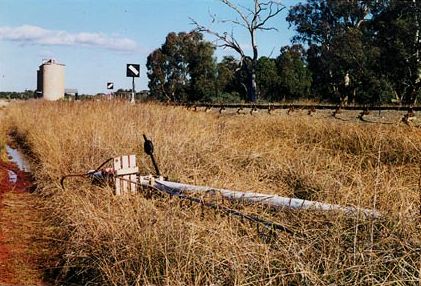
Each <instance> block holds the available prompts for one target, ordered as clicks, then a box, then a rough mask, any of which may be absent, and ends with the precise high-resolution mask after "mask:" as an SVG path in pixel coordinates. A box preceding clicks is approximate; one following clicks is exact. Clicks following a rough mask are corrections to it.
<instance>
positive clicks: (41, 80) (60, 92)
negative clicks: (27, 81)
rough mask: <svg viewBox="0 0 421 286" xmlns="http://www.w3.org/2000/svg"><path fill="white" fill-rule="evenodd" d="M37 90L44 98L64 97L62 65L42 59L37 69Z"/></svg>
mask: <svg viewBox="0 0 421 286" xmlns="http://www.w3.org/2000/svg"><path fill="white" fill-rule="evenodd" d="M37 91H38V93H39V94H42V98H44V99H46V100H58V99H62V98H64V65H63V64H59V63H57V62H56V61H55V60H53V59H50V60H44V61H43V63H42V65H40V66H39V70H38V71H37Z"/></svg>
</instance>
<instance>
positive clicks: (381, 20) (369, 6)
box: [147, 0, 421, 105]
mask: <svg viewBox="0 0 421 286" xmlns="http://www.w3.org/2000/svg"><path fill="white" fill-rule="evenodd" d="M418 1H419V0H408V1H399V0H347V1H333V0H306V1H303V2H300V3H298V4H296V5H293V6H291V7H290V8H289V11H288V13H287V18H286V20H287V22H288V23H289V25H290V28H292V29H294V31H295V35H294V37H293V38H292V39H291V40H292V43H291V45H289V46H285V47H280V54H279V56H277V57H276V58H272V57H265V56H260V57H258V49H257V44H256V37H255V33H256V32H257V31H259V30H261V31H263V32H264V31H267V30H272V29H276V26H277V25H276V23H277V22H276V21H278V22H280V21H279V15H280V14H279V12H280V11H281V10H282V9H285V7H284V6H281V4H280V3H279V2H278V1H266V2H262V1H260V0H249V2H250V3H252V4H254V5H253V8H248V7H243V6H236V5H235V3H233V2H232V1H229V0H221V2H222V3H223V4H224V5H226V6H228V8H230V9H233V10H234V11H235V12H236V13H237V14H238V15H239V17H238V19H240V20H238V19H235V20H232V21H227V20H224V23H231V24H238V25H239V26H241V27H243V28H245V29H247V30H248V31H249V34H250V41H251V42H250V43H251V46H252V54H251V55H246V53H245V52H244V51H243V50H242V49H241V46H240V45H239V44H238V42H237V40H236V38H235V35H234V34H233V33H231V34H229V33H227V32H215V31H213V30H211V29H209V28H208V27H206V26H203V25H201V24H199V23H197V22H196V21H194V20H193V23H194V24H195V25H196V29H195V30H193V31H191V32H180V33H175V32H172V33H169V34H168V35H167V37H166V39H165V42H164V43H163V44H162V46H161V47H160V48H158V49H156V50H155V51H153V52H152V53H151V54H150V55H149V56H148V58H147V73H148V78H149V89H150V94H151V96H152V97H154V98H156V99H159V100H166V101H173V102H241V101H250V102H255V101H256V100H259V101H270V102H280V101H284V100H298V99H313V100H323V101H329V102H335V103H342V104H347V103H357V104H366V105H368V104H372V105H374V104H385V103H392V102H397V103H402V104H416V102H417V99H419V98H420V88H421V65H420V24H419V21H420V19H421V9H420V4H419V3H418ZM241 9H243V10H241ZM213 21H217V19H216V20H215V19H213ZM269 21H271V23H270V24H271V25H272V26H269V24H268V22H269ZM227 28H228V29H229V28H230V27H227ZM203 33H207V34H209V35H210V36H213V37H214V38H215V40H217V41H216V44H215V43H212V42H209V41H207V40H205V39H204V35H203ZM218 47H223V48H231V49H232V50H234V51H235V52H236V53H237V54H238V55H239V56H238V58H236V57H232V56H228V57H224V58H223V59H222V60H221V61H219V62H217V60H216V57H215V50H216V48H218Z"/></svg>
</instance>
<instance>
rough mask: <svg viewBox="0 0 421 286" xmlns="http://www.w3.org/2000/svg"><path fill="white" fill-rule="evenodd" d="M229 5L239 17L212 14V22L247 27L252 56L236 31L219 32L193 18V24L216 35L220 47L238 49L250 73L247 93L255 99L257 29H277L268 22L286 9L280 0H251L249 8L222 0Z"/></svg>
mask: <svg viewBox="0 0 421 286" xmlns="http://www.w3.org/2000/svg"><path fill="white" fill-rule="evenodd" d="M220 1H221V2H222V3H223V4H225V5H226V6H227V7H229V8H230V9H232V10H233V11H234V12H235V13H236V14H237V15H238V16H239V18H236V19H224V20H219V21H218V20H217V19H216V15H211V19H212V23H214V22H219V23H231V24H232V25H236V26H240V27H243V28H244V29H246V30H247V31H248V32H249V35H250V42H251V46H252V49H253V55H252V57H250V56H247V55H246V54H245V52H244V49H243V48H242V47H241V46H240V44H239V43H238V41H237V40H236V39H235V36H234V33H233V32H231V34H228V33H227V32H225V33H219V32H216V31H214V30H212V29H211V28H209V27H206V26H203V25H201V24H199V23H198V22H197V21H196V20H194V19H192V18H190V19H191V21H192V23H193V25H195V26H196V30H197V31H199V32H205V33H208V34H210V35H213V36H214V37H216V39H217V41H219V42H222V44H219V45H218V46H219V47H222V48H230V49H233V50H234V51H236V52H237V53H238V54H239V55H240V57H241V60H240V64H241V65H242V66H244V67H245V68H246V70H247V73H248V75H249V82H248V84H247V86H248V88H247V93H248V95H249V99H250V100H252V101H255V99H256V69H257V60H258V56H259V53H258V48H257V43H256V32H257V31H259V30H260V31H277V29H276V28H275V27H269V26H267V23H268V21H269V20H271V19H272V18H274V17H276V16H277V15H279V13H281V11H282V10H284V9H285V6H284V5H283V4H281V2H279V0H267V1H263V0H249V1H253V4H254V7H253V8H247V7H243V6H242V5H236V4H234V3H233V1H232V0H220Z"/></svg>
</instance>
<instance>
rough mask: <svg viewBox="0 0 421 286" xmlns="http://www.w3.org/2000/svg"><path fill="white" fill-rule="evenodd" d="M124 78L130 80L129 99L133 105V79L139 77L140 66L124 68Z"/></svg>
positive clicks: (134, 65) (129, 65)
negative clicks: (129, 78) (130, 94)
mask: <svg viewBox="0 0 421 286" xmlns="http://www.w3.org/2000/svg"><path fill="white" fill-rule="evenodd" d="M126 76H127V77H131V78H132V96H131V99H130V102H131V103H134V102H135V101H134V96H135V94H136V93H135V86H134V78H135V77H140V65H138V64H127V68H126Z"/></svg>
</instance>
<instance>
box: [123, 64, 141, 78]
mask: <svg viewBox="0 0 421 286" xmlns="http://www.w3.org/2000/svg"><path fill="white" fill-rule="evenodd" d="M126 76H127V77H139V76H140V65H137V64H127V71H126Z"/></svg>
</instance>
